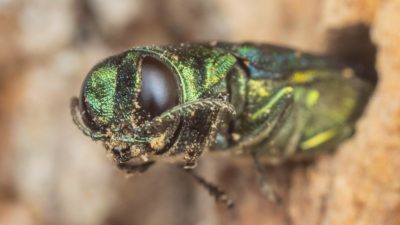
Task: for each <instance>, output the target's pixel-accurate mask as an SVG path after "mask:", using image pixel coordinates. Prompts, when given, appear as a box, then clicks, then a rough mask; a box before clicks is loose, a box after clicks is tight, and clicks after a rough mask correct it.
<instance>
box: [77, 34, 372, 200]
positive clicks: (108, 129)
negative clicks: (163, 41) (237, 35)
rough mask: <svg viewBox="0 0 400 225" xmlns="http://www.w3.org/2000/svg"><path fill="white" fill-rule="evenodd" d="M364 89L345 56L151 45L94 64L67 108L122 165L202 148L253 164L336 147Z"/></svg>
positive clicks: (194, 157) (186, 155) (190, 158)
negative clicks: (343, 61) (342, 58)
mask: <svg viewBox="0 0 400 225" xmlns="http://www.w3.org/2000/svg"><path fill="white" fill-rule="evenodd" d="M372 90H373V85H372V84H371V83H370V82H367V81H366V80H364V79H361V78H360V76H358V74H356V73H355V71H354V70H353V69H352V68H350V67H348V66H346V65H344V64H340V63H338V62H335V61H332V60H329V59H327V58H324V57H320V56H315V55H311V54H303V53H301V52H298V51H295V50H291V49H287V48H281V47H276V46H272V45H264V44H263V45H259V44H253V43H243V44H232V43H220V42H212V43H199V44H180V45H169V46H162V47H160V46H150V47H137V48H133V49H130V50H127V51H125V52H123V53H121V54H119V55H115V56H112V57H110V58H107V59H105V60H104V61H102V62H100V63H99V64H97V65H96V66H95V67H94V68H93V69H92V70H91V71H90V72H89V74H88V75H87V77H86V80H85V81H84V83H83V87H82V92H81V97H80V99H78V98H74V99H73V100H72V107H71V111H72V115H73V119H74V122H75V124H76V125H77V126H78V127H79V129H81V130H82V131H83V132H84V134H86V135H87V136H90V137H91V138H92V139H93V140H100V141H102V142H103V143H104V145H105V148H106V149H107V151H108V152H109V153H110V154H111V155H112V156H113V158H114V159H115V161H116V162H117V163H118V165H119V167H120V168H121V169H124V170H125V171H127V172H143V171H145V170H146V169H147V168H148V167H149V166H150V165H152V164H153V162H154V161H156V160H173V161H174V162H178V163H182V164H183V166H184V168H187V169H190V168H193V167H194V166H195V165H196V162H197V161H198V159H199V157H200V156H201V154H202V153H203V152H205V151H214V152H224V153H232V154H233V155H238V154H239V155H240V154H243V155H246V154H247V155H250V156H252V157H253V158H254V160H255V162H256V163H257V165H260V160H261V161H263V160H267V161H282V160H287V159H293V158H295V157H301V156H304V155H309V154H311V153H315V152H319V150H324V149H331V148H333V147H335V146H336V145H338V144H339V143H340V142H341V141H343V140H344V139H346V138H347V137H349V136H350V135H351V134H352V133H353V130H354V124H355V122H356V120H357V119H358V118H359V116H360V115H361V113H362V111H363V109H364V108H365V105H366V103H367V100H368V98H369V96H370V94H371V92H372ZM258 168H259V169H260V171H261V172H262V169H261V168H262V167H261V166H258ZM197 178H198V180H200V182H201V181H204V180H202V178H200V177H197ZM201 183H206V182H201ZM207 185H209V186H211V184H206V186H207ZM267 189H268V188H267ZM266 192H271V191H268V190H267V191H266ZM215 195H216V197H217V198H220V197H221V195H222V194H221V193H219V195H218V193H216V194H215ZM270 196H273V195H270Z"/></svg>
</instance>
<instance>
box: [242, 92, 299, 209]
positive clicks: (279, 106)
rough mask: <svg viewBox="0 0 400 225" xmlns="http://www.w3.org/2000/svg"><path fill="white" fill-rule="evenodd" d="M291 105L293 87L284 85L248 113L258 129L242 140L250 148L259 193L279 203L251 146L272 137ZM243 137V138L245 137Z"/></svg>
mask: <svg viewBox="0 0 400 225" xmlns="http://www.w3.org/2000/svg"><path fill="white" fill-rule="evenodd" d="M292 105H293V88H291V87H284V88H282V89H280V90H279V91H277V92H276V93H275V94H274V95H272V96H271V98H270V100H269V101H268V103H267V104H266V105H265V106H264V107H262V108H261V109H260V110H258V111H256V112H255V113H253V114H251V115H249V116H250V117H252V119H254V120H255V121H260V123H261V125H260V126H259V127H260V129H257V131H256V133H253V134H251V135H250V136H246V137H247V139H245V140H244V141H243V145H242V147H247V148H248V149H252V150H251V152H250V154H251V155H252V157H253V160H254V164H255V166H256V170H257V173H258V176H259V178H258V179H259V183H260V189H261V193H262V194H264V195H265V196H266V197H267V198H268V199H269V200H270V201H272V202H276V203H279V202H280V198H279V197H278V195H277V194H276V193H275V191H274V190H273V188H272V187H271V186H270V185H269V184H268V179H267V176H266V171H265V167H264V165H262V163H261V162H260V156H259V152H258V151H257V148H252V147H251V146H252V145H254V144H257V143H259V142H260V141H265V140H267V139H270V138H272V137H273V134H274V132H275V131H276V130H277V128H278V127H279V125H280V124H282V120H284V119H285V118H286V115H287V112H288V111H289V109H290V107H291V106H292ZM246 137H245V138H246Z"/></svg>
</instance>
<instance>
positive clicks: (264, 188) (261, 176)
mask: <svg viewBox="0 0 400 225" xmlns="http://www.w3.org/2000/svg"><path fill="white" fill-rule="evenodd" d="M251 156H252V158H253V161H254V164H255V166H256V171H257V174H258V182H259V185H260V190H261V193H262V194H263V195H264V196H266V197H267V198H268V200H269V201H271V202H273V203H277V204H279V203H280V202H281V201H282V199H281V197H280V196H279V195H278V194H276V192H275V190H274V189H273V188H272V187H271V185H270V184H269V182H268V178H267V175H266V174H267V173H266V170H265V167H264V165H263V164H262V163H261V162H260V159H259V156H258V154H257V153H256V152H252V154H251Z"/></svg>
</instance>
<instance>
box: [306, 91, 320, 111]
mask: <svg viewBox="0 0 400 225" xmlns="http://www.w3.org/2000/svg"><path fill="white" fill-rule="evenodd" d="M318 99H319V92H318V91H317V90H311V91H310V92H309V93H308V94H307V97H306V105H307V107H312V106H314V105H315V104H317V102H318Z"/></svg>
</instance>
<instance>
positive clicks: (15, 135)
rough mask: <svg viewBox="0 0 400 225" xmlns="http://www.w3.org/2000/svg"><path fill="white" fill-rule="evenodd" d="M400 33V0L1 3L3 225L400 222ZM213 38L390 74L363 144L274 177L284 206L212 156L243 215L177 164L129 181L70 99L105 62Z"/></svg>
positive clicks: (358, 138) (246, 168)
mask: <svg viewBox="0 0 400 225" xmlns="http://www.w3.org/2000/svg"><path fill="white" fill-rule="evenodd" d="M399 24H400V1H399V0H385V1H379V0H303V1H298V0H249V1H232V0H169V1H162V0H152V1H146V0H114V1H108V0H0V143H1V144H0V224H1V225H3V224H4V225H37V224H45V225H46V224H61V225H63V224H65V225H67V224H68V225H69V224H71V225H75V224H76V225H94V224H99V225H102V224H110V225H128V224H140V225H143V224H164V225H169V224H171V225H181V224H182V225H185V224H194V225H214V224H246V225H247V224H248V225H259V224H273V225H281V224H285V225H314V224H318V225H319V224H321V225H347V224H349V225H364V224H365V225H367V224H368V225H372V224H374V225H377V224H379V225H381V224H382V225H383V224H385V225H397V224H400V176H399V174H400V44H399V43H400V26H399ZM215 39H216V40H228V41H246V40H247V41H257V42H269V43H275V44H281V45H286V46H291V47H296V48H299V49H303V50H307V51H311V52H318V53H335V54H341V55H344V56H345V57H348V58H351V59H352V60H355V61H362V62H364V63H366V64H369V65H371V66H374V65H376V68H377V70H378V73H379V83H378V87H377V90H376V92H375V95H374V96H373V98H372V99H371V102H370V105H369V107H368V109H367V112H366V113H365V116H364V117H363V119H362V120H361V122H360V123H359V124H358V127H357V128H358V132H357V134H356V135H355V136H354V137H353V138H352V139H351V140H349V141H348V142H346V143H345V144H344V145H342V146H341V147H340V149H338V151H336V153H334V154H332V155H323V156H321V157H320V158H318V159H317V160H316V161H315V162H313V163H309V164H302V165H282V166H278V167H270V168H269V171H270V172H269V175H270V178H271V182H272V183H273V184H274V185H275V186H276V187H277V188H279V192H280V194H281V195H282V196H283V197H284V201H283V204H282V205H281V206H277V205H274V204H271V203H269V202H268V201H266V199H264V198H263V197H262V196H261V195H260V194H259V191H258V187H257V182H256V181H257V180H256V177H255V173H254V167H253V166H252V165H251V164H248V165H235V164H234V163H231V162H230V161H229V159H227V160H218V162H217V160H215V159H213V158H212V157H205V158H204V159H203V160H202V161H201V163H200V166H199V172H200V173H202V174H204V175H205V177H207V178H208V179H209V180H212V181H214V182H216V183H220V184H221V185H222V186H223V187H226V188H227V189H228V192H229V194H230V195H231V196H232V198H234V199H235V200H236V206H237V207H236V208H235V209H234V210H232V211H227V210H225V209H224V208H221V207H218V206H216V205H215V203H214V201H213V200H212V199H211V198H210V197H209V196H208V194H207V193H206V192H205V191H204V190H203V189H201V188H199V187H198V186H197V185H195V184H194V183H193V181H192V180H191V179H190V178H188V177H187V176H186V175H185V174H183V173H182V172H181V171H178V170H176V169H175V168H174V167H171V166H168V165H157V166H155V167H154V168H152V169H150V171H148V172H147V173H145V174H143V175H141V176H136V177H133V178H130V179H126V178H125V176H124V175H123V174H122V173H121V172H119V171H118V170H117V169H116V168H115V167H114V166H113V164H112V162H110V161H109V160H108V159H107V158H106V156H105V154H104V150H103V147H102V146H101V144H100V143H94V142H92V141H91V140H90V139H89V138H87V137H85V136H84V135H82V134H81V132H80V131H79V130H78V129H76V127H75V126H74V125H73V123H72V121H71V117H70V115H69V100H70V98H71V97H72V96H74V95H77V94H78V93H79V91H80V85H81V82H82V81H83V79H84V76H85V74H86V72H87V71H88V70H89V69H90V68H91V66H93V65H94V64H95V63H96V62H98V61H99V60H101V59H102V58H104V57H106V56H109V55H111V54H114V53H117V52H119V51H121V50H123V49H126V48H129V47H131V46H134V45H143V44H166V43H176V42H181V41H199V40H215ZM375 55H376V62H374V56H375Z"/></svg>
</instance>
